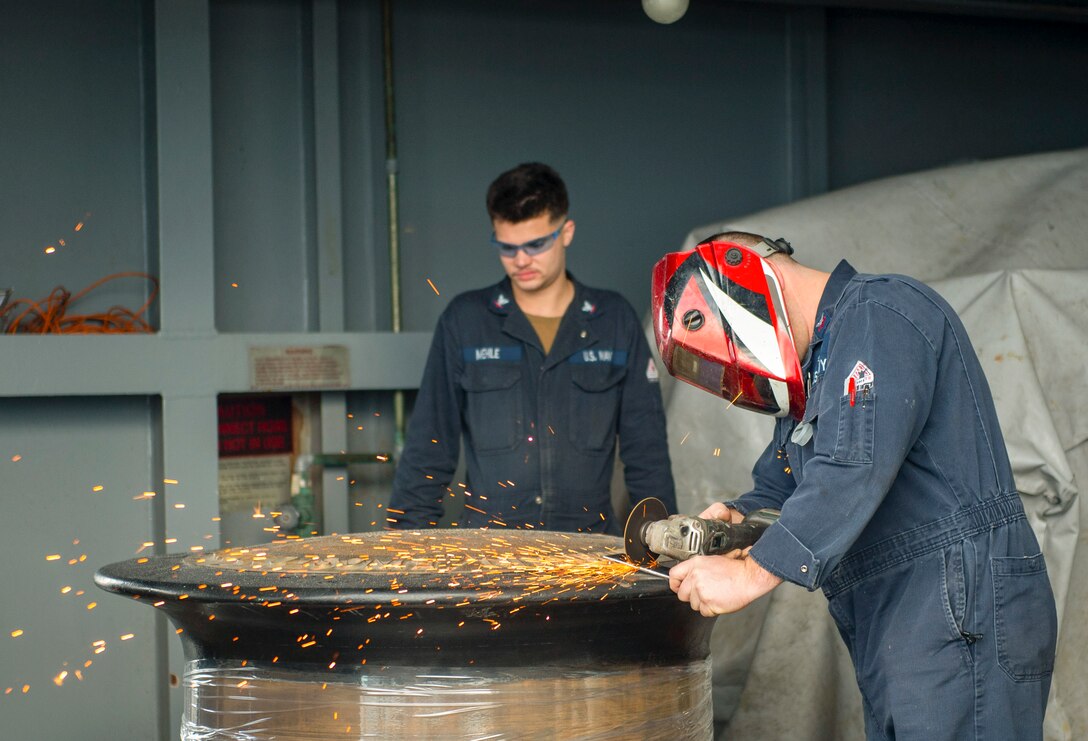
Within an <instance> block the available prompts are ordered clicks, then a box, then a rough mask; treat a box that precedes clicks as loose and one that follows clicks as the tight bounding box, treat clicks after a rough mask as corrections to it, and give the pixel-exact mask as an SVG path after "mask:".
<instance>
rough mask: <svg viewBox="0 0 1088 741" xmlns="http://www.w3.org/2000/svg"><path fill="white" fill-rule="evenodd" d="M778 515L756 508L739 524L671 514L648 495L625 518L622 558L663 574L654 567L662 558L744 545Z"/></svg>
mask: <svg viewBox="0 0 1088 741" xmlns="http://www.w3.org/2000/svg"><path fill="white" fill-rule="evenodd" d="M778 515H779V512H778V510H776V509H757V510H754V511H752V512H749V513H748V514H747V515H746V516H745V518H744V520H743V521H742V522H738V523H732V522H726V521H725V520H718V519H706V518H702V517H689V516H687V515H670V514H669V513H668V510H667V509H666V508H665V503H664V502H662V501H661V500H660V499H657V498H655V497H648V498H646V499H643V500H642V501H641V502H639V503H638V504H636V505H635V507H634V509H632V510H631V514H630V515H629V516H628V517H627V525H626V526H625V527H624V529H623V549H624V554H623V555H624V559H623V560H624V561H625V562H626V563H629V564H630V565H633V566H637V567H639V568H640V569H643V570H648V571H650V573H657V574H659V575H664V574H660V572H656V571H654V570H653V569H654V567H656V566H658V563H659V560H661V559H662V558H663V557H664V558H666V559H673V560H676V561H683V560H686V559H688V558H691V557H692V556H714V555H720V554H723V553H729V552H730V551H734V550H737V549H744V548H747V547H748V546H750V545H753V544H754V543H755V542H756V541H757V540H759V536H760V535H762V534H763V531H764V530H766V529H767V528H768V527H769V526H770V525H773V524H774V523H775V522H777V521H778ZM608 558H609V560H613V561H616V560H621V559H619V558H615V557H608Z"/></svg>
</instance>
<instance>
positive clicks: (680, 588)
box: [669, 551, 782, 617]
mask: <svg viewBox="0 0 1088 741" xmlns="http://www.w3.org/2000/svg"><path fill="white" fill-rule="evenodd" d="M781 583H782V579H781V578H780V577H777V576H775V575H774V574H772V573H771V572H769V571H767V570H766V569H764V568H763V567H762V566H760V565H759V564H758V563H757V562H756V561H755V559H753V558H750V557H748V555H747V552H745V553H741V552H740V551H733V553H730V554H727V555H725V556H695V557H693V558H689V559H688V560H686V561H681V562H680V563H678V564H676V565H675V566H673V567H672V568H671V569H670V570H669V587H670V588H671V589H672V591H674V592H676V596H677V597H679V598H680V599H681V600H683V601H684V602H687V603H689V604H690V605H691V609H693V610H697V611H698V612H699V613H700V614H702V615H704V616H706V617H714V616H716V615H724V614H726V613H730V612H736V611H737V610H740V609H741V608H743V607H746V606H747V605H748V604H750V603H751V602H753V601H755V600H756V599H758V598H759V597H762V596H763V595H765V594H766V593H767V592H769V591H771V590H772V589H774V588H775V587H777V586H778V585H779V584H781Z"/></svg>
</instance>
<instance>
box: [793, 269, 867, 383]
mask: <svg viewBox="0 0 1088 741" xmlns="http://www.w3.org/2000/svg"><path fill="white" fill-rule="evenodd" d="M857 274H858V271H857V270H854V267H853V266H852V265H851V264H850V263H848V262H847V261H846V260H839V264H838V265H836V266H835V269H834V270H833V271H832V272H831V277H830V278H828V279H827V285H825V286H824V292H823V293H822V294H821V295H820V305H819V309H817V311H816V323H815V324H814V325H813V327H812V339H810V340H809V343H808V352H807V353H805V358H804V360H803V361H802V363H801V366H802V370H807V369H808V365H809V363H810V362H811V361H812V356H813V354H814V353H813V351H814V350H815V349H816V347H817V346H818V345H819V344H820V343H822V342H823V341H824V333H825V332H827V326H828V325H829V324H830V323H831V317H832V315H833V314H834V313H835V305H836V304H838V303H839V298H841V297H842V292H843V291H845V290H846V284H847V283H849V282H850V280H851V279H852V278H853V277H854V276H855V275H857Z"/></svg>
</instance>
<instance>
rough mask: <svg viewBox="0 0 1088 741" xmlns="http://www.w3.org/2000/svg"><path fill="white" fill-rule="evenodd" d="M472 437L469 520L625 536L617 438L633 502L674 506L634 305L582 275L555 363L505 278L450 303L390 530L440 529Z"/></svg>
mask: <svg viewBox="0 0 1088 741" xmlns="http://www.w3.org/2000/svg"><path fill="white" fill-rule="evenodd" d="M568 276H569V274H568ZM571 279H572V280H573V278H571ZM462 435H463V436H464V440H465V461H466V466H467V469H468V470H467V475H466V479H467V480H466V482H465V484H466V489H465V490H464V496H465V510H464V515H463V516H462V517H461V518H460V519H459V521H458V525H459V526H465V527H489V526H490V527H495V526H499V527H501V526H505V527H527V528H540V529H546V530H565V531H570V532H607V533H613V534H618V533H619V532H620V531H621V529H622V524H621V523H619V522H617V520H616V517H615V516H614V514H613V511H612V504H611V493H610V485H611V479H612V469H613V466H614V461H615V451H616V439H617V437H618V438H619V450H620V458H621V459H622V461H623V464H624V477H625V481H626V484H627V489H628V491H629V494H630V497H631V501H632V502H636V501H638V500H641V499H642V498H644V497H648V496H655V497H657V498H659V499H661V500H662V501H663V502H664V503H665V505H666V507H668V509H669V511H670V512H675V511H676V494H675V491H674V488H673V480H672V473H671V469H670V466H669V452H668V446H667V443H666V438H665V414H664V409H663V406H662V402H661V391H660V386H659V384H658V378H657V371H656V369H655V368H654V366H653V360H652V357H651V355H650V350H649V346H648V344H647V342H646V337H645V334H644V333H643V329H642V325H641V323H640V322H639V320H638V317H637V316H636V315H635V311H634V309H633V308H631V305H630V304H629V303H628V302H627V301H626V300H625V299H624V298H623V297H622V296H620V295H619V294H618V293H615V292H613V291H605V290H599V289H595V288H589V287H588V286H584V285H582V284H581V283H579V282H577V281H574V300H573V301H572V302H571V304H570V307H569V308H568V309H567V311H566V313H565V314H564V316H563V318H562V320H561V322H560V325H559V330H558V333H557V335H556V337H555V341H554V342H553V344H552V347H551V350H550V352H549V353H548V354H547V356H545V355H544V351H543V347H542V345H541V343H540V339H539V338H538V337H537V334H536V331H535V330H534V329H533V327H532V325H531V324H530V323H529V320H528V319H527V318H526V317H525V315H524V314H523V313H522V312H521V310H520V309H519V308H518V307H517V304H516V302H515V301H514V300H513V292H512V291H511V286H510V280H509V279H504V280H503V281H502V282H501V283H499V284H497V285H494V286H492V287H490V288H485V289H481V290H477V291H469V292H467V293H463V294H461V295H459V296H457V297H455V298H454V299H453V301H451V302H450V305H449V306H448V307H447V308H446V310H445V311H444V312H443V313H442V316H441V318H440V319H439V321H438V328H437V329H436V330H435V333H434V340H433V343H432V345H431V350H430V355H429V356H428V358H427V366H426V369H425V371H424V374H423V381H422V383H421V385H420V389H419V395H418V397H417V399H416V404H415V408H414V410H413V412H412V419H411V423H410V425H409V428H408V434H407V439H406V440H405V447H404V451H403V453H402V454H401V458H400V461H399V462H398V465H397V471H396V475H395V478H394V483H393V495H392V498H391V501H390V503H389V509H390V514H389V519H390V522H391V524H392V526H393V527H396V528H424V527H429V526H435V525H436V524H437V523H438V521H439V519H440V518H441V517H442V514H443V507H444V504H443V503H444V502H445V501H446V500H447V499H449V489H448V488H447V487H448V486H449V485H450V483H451V480H452V477H453V475H454V471H455V468H456V466H457V459H458V453H459V451H460V440H461V437H462Z"/></svg>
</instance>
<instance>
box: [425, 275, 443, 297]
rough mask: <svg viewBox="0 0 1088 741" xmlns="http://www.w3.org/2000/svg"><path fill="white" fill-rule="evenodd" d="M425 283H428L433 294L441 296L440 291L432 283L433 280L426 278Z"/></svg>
mask: <svg viewBox="0 0 1088 741" xmlns="http://www.w3.org/2000/svg"><path fill="white" fill-rule="evenodd" d="M427 285H429V286H430V287H431V290H432V291H434V295H435V296H441V295H442V294H441V293H439V292H438V289H437V288H435V285H434V283H433V282H431V279H430V278H428V279H427Z"/></svg>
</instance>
